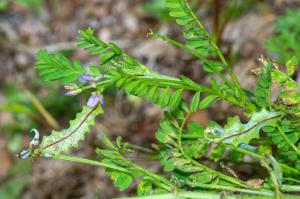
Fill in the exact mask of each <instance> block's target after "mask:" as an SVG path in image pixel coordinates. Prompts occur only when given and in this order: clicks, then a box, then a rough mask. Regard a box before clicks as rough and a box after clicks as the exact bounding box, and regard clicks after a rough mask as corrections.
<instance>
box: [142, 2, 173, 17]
mask: <svg viewBox="0 0 300 199" xmlns="http://www.w3.org/2000/svg"><path fill="white" fill-rule="evenodd" d="M141 8H142V10H143V11H144V12H146V13H150V14H153V15H154V16H155V17H156V18H158V19H160V20H162V21H170V20H171V17H170V16H169V14H168V9H167V8H166V5H165V1H161V0H152V2H150V3H145V4H143V5H142V6H141Z"/></svg>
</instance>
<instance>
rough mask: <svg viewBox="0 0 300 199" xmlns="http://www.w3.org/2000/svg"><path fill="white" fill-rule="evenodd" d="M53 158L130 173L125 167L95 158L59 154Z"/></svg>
mask: <svg viewBox="0 0 300 199" xmlns="http://www.w3.org/2000/svg"><path fill="white" fill-rule="evenodd" d="M54 159H56V160H65V161H71V162H77V163H81V164H89V165H93V166H97V167H104V168H110V169H114V170H118V171H121V172H125V173H128V174H130V172H129V171H128V170H127V169H124V168H122V167H118V166H114V165H111V164H107V163H103V162H99V161H96V160H90V159H86V158H81V157H74V156H66V155H59V156H55V157H54Z"/></svg>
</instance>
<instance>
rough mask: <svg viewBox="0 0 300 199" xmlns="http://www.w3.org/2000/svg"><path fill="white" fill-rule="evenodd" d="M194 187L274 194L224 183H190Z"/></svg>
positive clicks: (264, 194) (266, 194) (265, 194)
mask: <svg viewBox="0 0 300 199" xmlns="http://www.w3.org/2000/svg"><path fill="white" fill-rule="evenodd" d="M189 185H190V186H192V187H200V188H205V189H217V190H226V191H233V192H241V193H249V194H257V195H263V196H273V195H274V193H273V192H271V191H266V190H251V189H241V188H236V187H231V186H223V185H214V184H202V183H189Z"/></svg>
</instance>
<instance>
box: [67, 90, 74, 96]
mask: <svg viewBox="0 0 300 199" xmlns="http://www.w3.org/2000/svg"><path fill="white" fill-rule="evenodd" d="M75 95H77V92H76V91H75V90H72V91H68V92H66V93H65V96H75Z"/></svg>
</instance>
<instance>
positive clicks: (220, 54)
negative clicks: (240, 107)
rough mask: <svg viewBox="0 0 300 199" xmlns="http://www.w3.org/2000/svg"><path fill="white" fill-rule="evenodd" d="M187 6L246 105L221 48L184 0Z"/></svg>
mask: <svg viewBox="0 0 300 199" xmlns="http://www.w3.org/2000/svg"><path fill="white" fill-rule="evenodd" d="M184 2H185V5H186V6H187V8H188V10H189V14H190V15H191V16H192V17H193V19H194V20H195V21H196V23H197V24H198V26H199V27H200V28H201V29H202V31H203V32H204V34H205V35H206V36H207V37H208V41H209V43H210V44H211V46H212V47H213V48H214V49H215V50H216V53H217V55H218V57H219V58H220V60H221V61H222V63H223V64H224V65H225V66H226V69H227V71H228V74H229V75H230V77H231V79H232V80H233V82H234V84H235V85H236V87H237V88H238V89H239V91H240V94H241V98H242V101H243V102H244V103H246V95H245V93H244V90H243V89H242V86H241V84H240V82H239V81H238V79H237V77H236V76H235V74H234V73H233V71H232V69H231V67H230V66H229V64H228V63H227V61H226V59H225V57H224V55H223V53H222V52H221V51H220V49H219V47H218V46H217V45H216V43H215V42H214V41H213V39H212V38H211V36H210V35H209V34H208V32H207V30H206V28H205V27H204V26H203V24H202V23H201V21H200V20H199V19H198V17H197V16H196V15H195V13H194V12H193V11H192V8H191V7H190V5H189V3H188V1H187V0H184Z"/></svg>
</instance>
